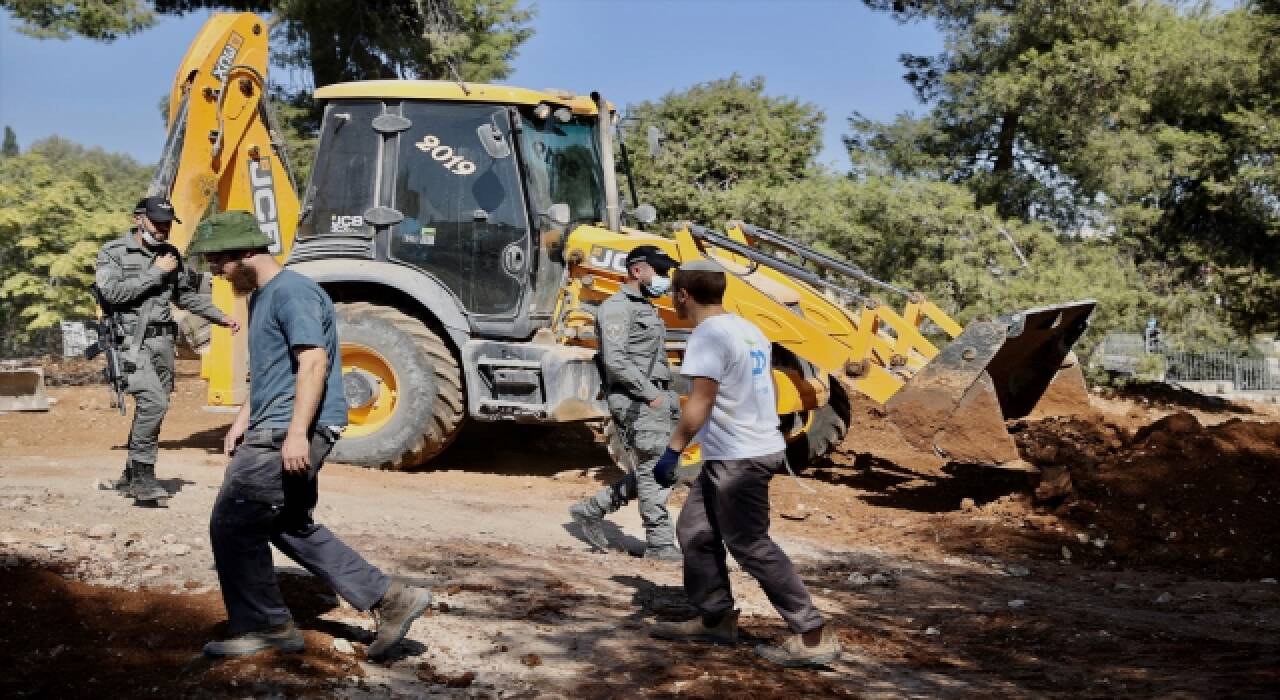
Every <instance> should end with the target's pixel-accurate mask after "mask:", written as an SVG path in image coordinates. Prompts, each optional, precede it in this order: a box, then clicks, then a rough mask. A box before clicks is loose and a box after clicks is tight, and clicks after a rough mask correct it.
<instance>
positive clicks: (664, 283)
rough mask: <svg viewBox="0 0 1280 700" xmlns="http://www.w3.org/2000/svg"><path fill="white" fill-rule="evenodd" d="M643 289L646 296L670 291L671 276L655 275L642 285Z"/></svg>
mask: <svg viewBox="0 0 1280 700" xmlns="http://www.w3.org/2000/svg"><path fill="white" fill-rule="evenodd" d="M644 291H645V294H646V295H647V296H651V297H660V296H662V295H663V294H666V293H667V292H669V291H671V278H670V277H657V276H655V277H654V278H653V279H651V280H649V284H646V285H645V286H644Z"/></svg>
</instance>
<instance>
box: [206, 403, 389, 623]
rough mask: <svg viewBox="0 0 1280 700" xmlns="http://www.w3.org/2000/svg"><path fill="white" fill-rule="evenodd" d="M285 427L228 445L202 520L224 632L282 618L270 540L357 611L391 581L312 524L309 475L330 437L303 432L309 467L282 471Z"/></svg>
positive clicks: (313, 489) (313, 493)
mask: <svg viewBox="0 0 1280 700" xmlns="http://www.w3.org/2000/svg"><path fill="white" fill-rule="evenodd" d="M285 432H286V431H285V430H283V429H271V428H265V429H260V430H251V431H249V432H248V433H247V434H246V435H245V440H244V442H243V443H241V445H240V447H239V448H238V449H236V452H235V455H234V456H233V457H232V458H231V463H230V464H229V465H228V466H227V471H226V475H225V476H224V477H223V480H222V490H221V491H220V492H219V493H218V498H217V500H216V501H215V502H214V504H213V514H212V516H211V517H210V519H209V539H210V541H211V542H212V544H213V561H214V566H215V567H216V568H217V570H218V583H219V584H220V585H221V587H222V602H223V603H224V604H225V605H226V606H227V617H228V619H229V620H230V622H229V625H230V632H231V634H232V635H233V636H234V635H239V634H244V633H245V632H251V631H254V630H258V629H262V628H264V627H269V626H274V625H279V624H283V623H285V622H288V621H289V619H290V618H291V615H290V614H289V608H287V607H285V604H284V598H283V597H282V596H281V595H280V586H279V585H278V584H277V582H276V571H275V567H274V566H273V564H272V561H271V547H270V546H269V545H271V544H274V545H275V546H276V548H277V549H279V550H280V551H281V552H283V553H284V554H285V556H287V557H289V558H290V559H292V560H294V561H295V562H297V563H298V564H300V565H301V566H302V567H303V568H304V569H306V570H307V571H310V572H311V573H312V574H314V575H315V576H316V577H318V578H319V579H320V580H322V581H324V582H325V583H326V584H328V585H329V587H330V588H332V589H333V590H334V591H336V592H337V593H338V595H341V596H342V597H343V598H345V599H346V600H347V602H349V603H351V605H352V606H353V607H355V608H356V609H358V610H368V609H370V608H372V607H373V606H374V605H375V604H376V603H377V602H378V601H379V600H381V599H382V596H383V595H384V594H386V592H387V588H388V587H390V585H391V579H390V578H389V577H387V575H386V574H384V573H382V571H380V570H379V569H378V568H377V567H375V566H373V565H372V564H370V563H369V562H367V561H365V559H364V557H361V556H360V555H359V554H357V553H356V552H355V551H354V550H352V549H351V548H350V547H348V546H347V545H346V544H345V543H343V542H342V540H340V539H338V538H337V537H336V536H334V534H333V533H332V532H330V531H329V528H327V527H325V526H324V525H320V524H317V523H316V522H314V521H313V520H312V519H311V518H312V513H313V511H314V510H315V507H316V501H317V499H318V498H319V491H318V489H317V480H318V477H319V472H320V467H321V465H322V464H324V459H325V457H327V456H328V455H329V451H330V450H332V449H333V440H331V439H330V438H329V437H328V436H325V435H321V434H316V435H313V436H312V437H311V469H310V470H309V471H308V473H307V474H305V475H293V474H285V473H284V463H283V461H282V460H281V458H280V447H281V445H282V444H283V443H284V436H285Z"/></svg>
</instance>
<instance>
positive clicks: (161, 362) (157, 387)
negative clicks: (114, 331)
mask: <svg viewBox="0 0 1280 700" xmlns="http://www.w3.org/2000/svg"><path fill="white" fill-rule="evenodd" d="M128 343H129V339H128V338H125V344H126V345H127V344H128ZM138 355H139V357H138V362H137V365H136V366H135V368H134V370H133V371H132V372H129V373H128V374H127V375H126V384H125V390H126V391H128V392H129V394H130V395H132V396H133V426H132V427H130V428H129V462H130V463H132V464H149V465H154V464H155V463H156V453H157V452H158V451H159V443H160V425H161V424H162V423H163V422H164V416H165V414H166V413H168V412H169V395H170V394H171V393H173V355H174V348H173V339H172V338H169V337H166V336H159V337H155V338H148V339H146V340H145V341H143V344H142V347H141V348H139V351H138Z"/></svg>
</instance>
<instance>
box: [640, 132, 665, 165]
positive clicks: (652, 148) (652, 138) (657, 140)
mask: <svg viewBox="0 0 1280 700" xmlns="http://www.w3.org/2000/svg"><path fill="white" fill-rule="evenodd" d="M663 138H664V136H663V133H662V130H661V129H659V128H658V127H656V126H653V125H652V124H650V125H649V128H648V129H646V130H645V140H646V141H648V142H649V155H650V156H651V157H653V158H657V157H658V154H659V153H661V152H662V139H663Z"/></svg>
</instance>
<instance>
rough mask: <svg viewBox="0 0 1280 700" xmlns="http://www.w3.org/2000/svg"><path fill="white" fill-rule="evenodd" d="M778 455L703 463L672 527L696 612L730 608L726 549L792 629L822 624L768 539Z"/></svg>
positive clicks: (721, 611) (714, 612)
mask: <svg viewBox="0 0 1280 700" xmlns="http://www.w3.org/2000/svg"><path fill="white" fill-rule="evenodd" d="M782 466H783V461H782V453H781V452H779V453H777V454H774V455H766V456H764V457H756V458H752V459H736V460H707V461H706V462H704V463H703V465H702V473H701V474H700V475H699V476H698V478H697V479H696V480H695V481H694V483H693V487H692V488H691V489H690V490H689V497H688V499H686V500H685V504H684V508H682V509H681V511H680V522H679V524H678V525H677V526H676V532H677V534H678V536H679V538H680V547H681V548H682V549H683V550H684V590H685V593H686V594H687V595H688V596H689V598H690V600H692V601H693V604H694V605H695V606H697V608H698V609H699V610H700V611H701V612H702V614H703V615H706V616H711V617H717V616H720V615H723V614H725V613H728V612H729V611H731V610H733V592H732V591H731V590H730V587H729V569H728V567H727V566H726V564H725V548H726V547H728V550H729V552H730V553H732V554H733V558H734V559H736V560H737V562H738V564H740V565H741V566H742V568H743V570H745V571H746V572H747V573H749V574H751V576H752V577H753V578H755V580H756V581H757V582H758V583H759V584H760V587H761V588H762V589H764V594H765V595H766V596H767V597H768V598H769V602H770V603H773V607H774V608H775V609H777V611H778V614H780V615H782V618H783V619H784V620H786V622H787V625H788V626H789V627H790V628H791V631H792V632H795V633H797V634H800V633H803V632H809V631H811V630H815V629H818V628H819V627H821V626H822V624H823V620H822V615H821V614H820V613H819V612H818V610H817V608H815V607H814V606H813V599H812V598H810V597H809V591H808V590H807V589H806V588H805V586H804V582H803V581H801V580H800V576H799V575H797V574H796V570H795V567H794V566H792V564H791V560H790V559H788V558H787V555H786V553H785V552H783V551H782V549H781V548H780V547H778V545H777V543H775V542H774V541H773V539H771V538H770V537H769V481H770V480H771V479H772V478H773V475H774V474H775V473H776V472H777V471H778V470H780V469H782Z"/></svg>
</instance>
